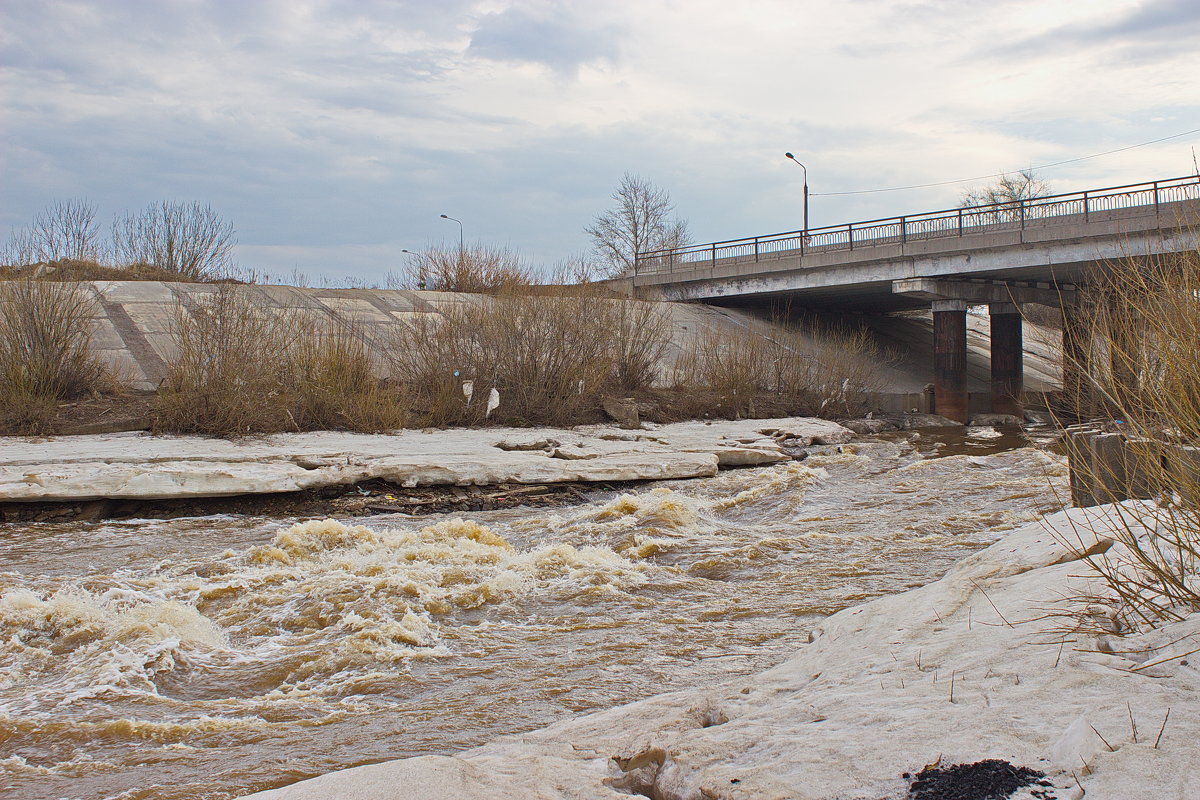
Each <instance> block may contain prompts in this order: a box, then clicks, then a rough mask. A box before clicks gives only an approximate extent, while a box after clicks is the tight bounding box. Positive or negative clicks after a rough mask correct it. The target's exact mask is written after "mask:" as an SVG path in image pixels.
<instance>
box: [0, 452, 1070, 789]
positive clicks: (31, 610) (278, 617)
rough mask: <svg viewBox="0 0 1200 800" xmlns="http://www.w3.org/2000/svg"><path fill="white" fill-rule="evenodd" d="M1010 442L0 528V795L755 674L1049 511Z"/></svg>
mask: <svg viewBox="0 0 1200 800" xmlns="http://www.w3.org/2000/svg"><path fill="white" fill-rule="evenodd" d="M1020 444H1021V442H1019V441H1014V440H1013V438H1012V437H1008V438H1004V437H1000V438H997V437H995V436H993V435H992V434H991V433H988V432H987V430H984V431H980V432H976V435H975V436H974V437H971V438H965V439H964V438H961V437H958V438H953V437H952V438H945V439H937V438H936V437H930V436H929V435H928V434H926V435H924V437H922V436H921V435H919V434H917V435H914V434H893V435H890V436H883V437H872V438H869V439H868V440H866V441H862V442H858V443H856V444H852V445H845V446H843V447H841V448H837V447H831V448H825V449H824V452H821V453H818V454H815V455H812V456H810V457H809V458H808V459H806V460H804V461H799V462H790V463H785V464H781V465H776V466H771V467H761V468H746V469H737V470H730V471H726V472H722V473H721V474H719V475H718V476H716V477H713V478H707V479H699V480H691V481H670V482H663V483H656V484H647V485H645V486H644V487H640V488H638V489H637V490H635V491H628V492H625V493H622V494H598V495H596V496H594V497H592V498H591V499H590V502H587V503H581V504H579V505H576V506H570V507H564V508H558V509H551V510H547V509H520V508H519V509H511V510H506V511H495V512H483V513H478V514H472V515H470V516H469V518H460V517H455V516H452V515H442V516H430V517H423V518H410V517H404V516H399V515H396V516H374V517H368V518H362V519H347V520H341V521H321V520H299V521H298V520H294V519H270V518H263V517H254V516H237V517H233V516H221V517H199V518H196V517H193V518H186V519H175V520H169V521H158V520H132V521H120V522H115V521H108V522H96V523H69V524H66V523H64V524H46V523H43V524H7V525H0V796H3V797H6V798H8V797H11V798H23V799H24V798H28V799H29V800H34V799H35V798H36V799H40V798H47V799H49V798H89V799H92V798H122V799H123V800H124V799H127V798H128V799H132V798H156V800H158V799H161V800H167V798H188V799H189V800H196V799H197V798H211V799H213V800H217V799H218V798H230V797H237V796H239V795H242V794H245V793H249V792H252V791H257V790H261V789H266V788H270V787H274V786H280V785H283V784H286V783H290V782H292V781H295V780H298V779H300V778H305V777H310V776H313V775H317V774H320V773H324V772H327V771H330V770H334V769H339V768H344V767H348V766H353V765H357V764H363V763H369V762H373V761H381V760H386V759H391V758H399V757H405V756H411V755H419V754H429V753H449V752H453V751H455V750H458V749H461V748H466V747H470V746H473V745H477V744H480V743H483V742H485V741H488V740H491V739H494V738H496V737H498V736H501V735H504V734H508V733H515V732H520V731H524V730H530V729H533V728H538V727H542V726H544V725H546V724H548V723H550V722H553V721H556V720H559V719H562V718H565V717H568V716H570V715H574V714H579V713H581V712H586V711H589V710H593V709H599V708H606V707H610V706H613V705H617V704H620V703H625V702H629V701H632V700H637V699H640V698H643V697H646V696H649V695H652V694H657V693H660V692H664V691H669V690H672V689H677V688H683V687H688V686H693V685H696V684H702V683H705V682H716V681H719V680H725V679H730V678H733V677H736V676H738V675H744V674H748V673H752V672H756V671H759V670H762V669H765V668H767V667H769V666H772V665H774V664H776V663H778V662H779V661H781V660H782V659H783V658H784V657H785V656H786V655H787V654H788V653H790V652H792V651H793V650H795V649H796V648H798V647H799V646H801V645H802V644H803V643H804V642H806V641H807V639H808V631H809V629H810V628H811V627H813V625H814V624H816V622H817V621H818V620H819V619H820V618H822V617H823V616H825V615H828V614H830V613H832V612H834V611H836V610H839V609H841V608H844V607H846V606H849V605H854V604H856V603H859V602H861V601H863V600H866V599H869V598H871V597H875V596H878V595H880V594H884V593H890V592H896V591H901V590H903V589H906V588H909V587H912V586H917V585H920V584H923V583H926V582H928V581H930V580H933V579H935V578H937V577H939V576H941V575H942V574H943V573H944V572H945V571H946V570H947V569H948V568H949V566H950V565H951V564H952V563H953V562H954V561H955V560H957V559H959V558H961V557H962V556H963V555H965V554H967V553H969V552H972V551H974V550H976V549H979V548H981V547H984V546H986V545H987V544H990V543H991V542H993V541H995V540H996V539H997V538H999V537H1002V536H1003V535H1004V532H1005V531H1006V530H1011V529H1012V528H1014V527H1016V526H1018V525H1020V524H1023V523H1025V522H1027V521H1029V520H1033V519H1036V518H1037V516H1038V515H1039V514H1042V513H1045V512H1048V511H1050V510H1053V509H1057V508H1059V507H1060V506H1061V505H1062V494H1063V493H1064V491H1065V483H1066V470H1065V466H1064V465H1063V463H1062V461H1061V460H1060V459H1058V458H1056V457H1053V456H1049V455H1046V454H1045V453H1044V452H1042V451H1041V450H1038V449H1034V448H1031V447H1022V446H1019V445H1020ZM1014 446H1015V449H1012V448H1014ZM935 456H936V457H935Z"/></svg>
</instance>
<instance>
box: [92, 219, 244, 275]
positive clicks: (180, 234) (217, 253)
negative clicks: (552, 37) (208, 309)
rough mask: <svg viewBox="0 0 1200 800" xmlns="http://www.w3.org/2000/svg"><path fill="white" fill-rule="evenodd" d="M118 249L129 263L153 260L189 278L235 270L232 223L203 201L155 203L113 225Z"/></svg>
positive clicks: (118, 254) (122, 259) (119, 255)
mask: <svg viewBox="0 0 1200 800" xmlns="http://www.w3.org/2000/svg"><path fill="white" fill-rule="evenodd" d="M112 238H113V250H114V251H115V256H116V259H117V261H118V262H119V263H121V264H124V265H126V266H129V265H133V264H149V265H151V266H155V267H158V268H160V269H164V270H166V271H168V272H174V273H176V274H178V275H181V276H183V277H186V278H192V279H196V278H201V277H212V276H216V275H222V274H226V273H228V272H229V271H231V270H232V269H233V266H234V265H233V247H234V245H235V244H237V240H236V239H235V238H234V230H233V223H232V222H228V221H226V220H223V219H222V218H221V215H220V214H218V213H217V212H216V211H213V209H212V207H211V206H208V205H201V204H200V203H172V202H169V201H167V200H164V201H162V202H161V203H158V204H151V205H149V206H147V207H146V208H144V209H143V210H142V211H140V212H138V213H137V214H136V215H135V214H126V215H125V216H123V217H120V218H119V219H117V220H116V221H115V222H114V223H113V236H112Z"/></svg>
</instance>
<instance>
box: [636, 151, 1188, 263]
mask: <svg viewBox="0 0 1200 800" xmlns="http://www.w3.org/2000/svg"><path fill="white" fill-rule="evenodd" d="M1184 200H1200V176H1197V175H1189V176H1186V177H1183V178H1169V179H1166V180H1159V181H1150V182H1149V183H1132V184H1127V185H1125V186H1110V187H1107V188H1104V189H1088V190H1086V191H1083V192H1070V193H1068V194H1057V195H1050V196H1047V197H1034V198H1029V199H1024V200H1014V201H1009V202H1003V203H994V204H991V205H983V206H972V207H969V208H951V209H945V210H942V211H930V212H926V213H923V214H906V215H904V216H900V217H887V218H884V219H873V220H866V221H863V222H850V223H846V224H844V225H828V226H825V227H823V228H809V229H808V230H807V231H805V230H796V231H787V232H784V233H773V234H769V235H766V236H752V237H747V238H745V239H728V240H725V241H722V242H708V243H705V244H696V245H687V246H686V247H677V248H674V249H671V250H658V251H655V252H650V253H640V254H639V255H638V257H637V260H636V263H635V265H634V274H635V275H656V274H662V273H672V272H690V271H692V270H695V269H697V268H699V267H702V266H704V265H705V264H708V265H710V266H714V267H715V266H716V265H717V264H718V263H721V264H736V263H743V262H759V261H770V260H772V259H777V258H783V257H786V256H795V255H800V256H801V257H803V256H804V255H805V254H806V253H823V252H829V251H835V250H856V249H859V248H866V247H875V246H877V245H885V244H904V243H906V242H909V241H917V240H923V239H943V238H949V237H961V236H966V235H969V234H973V233H989V232H999V231H1005V230H1021V229H1024V228H1025V227H1027V226H1030V225H1037V226H1039V227H1041V226H1043V225H1045V224H1047V221H1052V220H1054V219H1055V218H1063V219H1062V221H1063V222H1066V221H1072V222H1074V221H1078V220H1079V218H1081V217H1082V218H1083V221H1084V222H1089V221H1091V220H1092V219H1101V218H1103V217H1105V216H1107V214H1106V212H1110V211H1118V210H1121V209H1127V208H1137V207H1143V206H1144V207H1150V206H1153V207H1154V210H1155V212H1156V213H1157V212H1158V210H1159V209H1160V207H1162V206H1164V205H1167V204H1170V203H1177V202H1181V201H1184ZM1068 217H1070V218H1072V219H1071V220H1067V219H1066V218H1068ZM1050 224H1053V222H1050Z"/></svg>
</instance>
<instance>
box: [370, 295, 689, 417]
mask: <svg viewBox="0 0 1200 800" xmlns="http://www.w3.org/2000/svg"><path fill="white" fill-rule="evenodd" d="M665 337H666V323H665V319H664V318H663V316H662V313H661V311H660V310H659V309H658V308H657V307H656V306H654V305H653V304H647V303H639V302H637V301H628V300H625V301H622V300H611V299H607V298H604V297H599V296H596V295H594V294H588V293H580V292H574V293H566V294H562V293H559V294H545V293H543V294H530V293H523V294H507V293H506V294H502V295H500V296H497V297H495V298H489V299H484V298H479V299H478V300H477V301H474V302H464V303H456V304H453V305H450V306H448V307H443V309H442V313H441V314H439V315H422V316H421V317H418V318H416V319H415V320H413V321H410V322H408V323H406V324H405V325H404V326H403V327H402V328H401V330H400V332H399V333H398V334H397V335H396V337H395V339H394V341H393V342H392V343H391V344H390V347H389V352H390V355H391V361H392V364H393V373H394V375H395V377H396V379H397V380H398V381H399V382H400V383H401V384H402V385H403V386H405V387H406V390H407V391H408V393H409V394H410V396H411V397H412V402H413V407H414V409H415V410H418V412H419V413H421V414H422V415H423V416H425V418H426V420H427V421H428V422H429V423H431V424H472V423H478V422H480V421H482V420H483V419H484V415H485V403H486V399H487V396H488V394H489V393H490V391H491V390H492V389H496V390H498V391H499V393H500V397H501V405H500V408H499V409H497V411H496V413H494V414H492V415H491V419H492V420H495V421H500V422H508V423H512V424H532V423H541V424H573V423H576V422H578V421H579V420H580V418H581V417H583V416H586V415H587V414H588V413H589V412H590V411H592V410H593V409H595V407H596V406H597V404H598V402H599V398H600V397H601V396H602V395H603V394H605V393H606V392H607V391H610V390H616V389H620V390H622V391H629V390H633V389H639V388H646V387H647V386H648V381H649V379H651V378H652V374H653V370H654V367H653V364H654V362H655V361H656V360H657V356H658V354H660V353H661V352H662V349H663V348H664V347H665V346H666V338H665ZM468 381H469V382H470V385H471V387H472V394H471V396H470V397H468V396H467V395H466V394H465V393H464V391H463V383H464V382H468Z"/></svg>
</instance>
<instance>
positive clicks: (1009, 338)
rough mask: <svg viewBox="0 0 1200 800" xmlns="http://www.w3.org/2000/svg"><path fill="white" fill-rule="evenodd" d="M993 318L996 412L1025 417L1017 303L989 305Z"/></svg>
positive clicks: (993, 380)
mask: <svg viewBox="0 0 1200 800" xmlns="http://www.w3.org/2000/svg"><path fill="white" fill-rule="evenodd" d="M988 311H989V312H990V314H991V319H992V413H994V414H1012V415H1013V416H1015V417H1018V418H1021V417H1023V416H1024V414H1025V410H1024V409H1023V408H1022V407H1021V392H1022V389H1023V386H1022V383H1023V378H1024V373H1025V365H1024V361H1023V358H1022V352H1021V348H1022V341H1021V312H1020V309H1018V308H1017V306H1016V304H1015V303H989V304H988Z"/></svg>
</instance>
